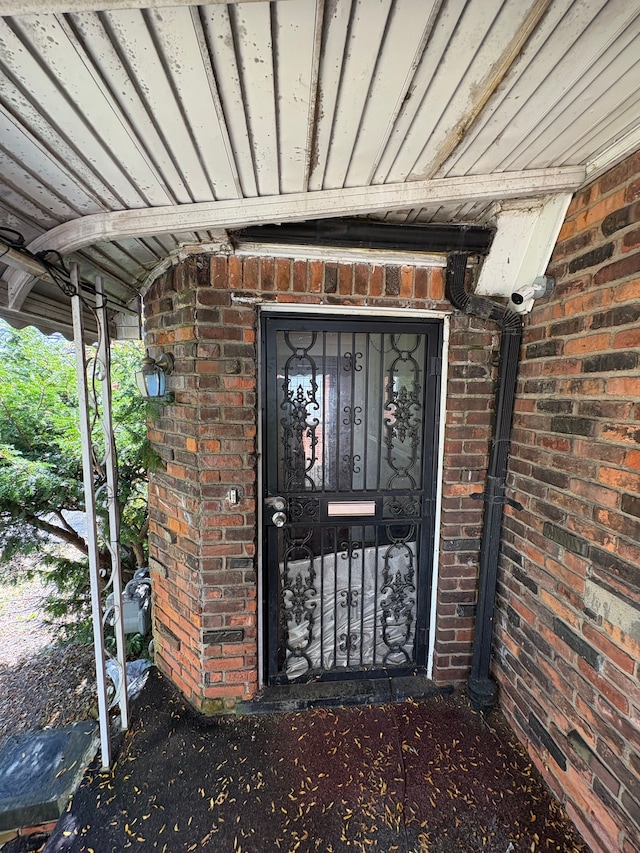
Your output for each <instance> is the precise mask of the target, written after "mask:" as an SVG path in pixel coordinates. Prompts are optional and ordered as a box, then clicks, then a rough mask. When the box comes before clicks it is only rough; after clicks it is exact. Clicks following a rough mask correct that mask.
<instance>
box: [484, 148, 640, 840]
mask: <svg viewBox="0 0 640 853" xmlns="http://www.w3.org/2000/svg"><path fill="white" fill-rule="evenodd" d="M639 199H640V155H636V156H634V157H631V158H630V159H628V160H627V161H625V162H624V163H622V164H621V165H620V166H618V167H617V168H615V169H613V170H612V171H611V172H609V173H607V174H606V175H604V176H603V177H602V178H600V180H598V181H596V182H595V183H594V184H592V185H591V186H590V187H588V188H587V189H586V190H584V191H583V192H581V193H579V194H578V195H577V196H576V197H575V198H574V200H573V202H572V204H571V206H570V208H569V211H568V214H567V218H566V222H565V224H564V227H563V229H562V231H561V234H560V239H559V242H558V244H557V246H556V249H555V252H554V255H553V258H552V262H551V266H550V269H549V272H550V273H551V274H552V275H554V276H555V278H556V280H557V287H556V291H555V294H554V296H553V297H552V298H551V299H549V300H545V301H544V302H543V301H540V302H539V303H537V304H536V306H535V308H534V310H533V312H532V314H531V315H530V316H529V317H528V318H527V320H526V326H525V337H524V344H523V358H522V364H521V370H520V380H519V390H518V399H517V404H516V414H515V421H514V430H513V444H512V454H511V461H510V478H509V486H510V489H511V491H512V494H513V496H514V497H516V498H517V499H518V500H519V501H520V502H521V503H522V504H523V505H524V510H523V511H522V512H515V511H513V510H511V509H508V510H507V517H506V523H505V534H504V541H503V557H502V564H501V577H500V591H499V605H500V609H499V614H498V620H497V623H498V624H497V651H498V654H497V659H496V674H497V677H498V678H499V681H500V684H501V701H502V705H503V708H504V709H505V711H506V713H507V715H508V717H509V718H510V720H511V721H512V723H513V725H514V727H515V728H516V730H517V731H518V733H519V735H520V737H521V738H522V740H523V741H524V742H525V743H527V744H528V746H529V750H530V752H531V754H532V755H533V756H534V758H535V761H536V763H537V764H538V766H539V767H540V768H541V769H542V770H543V773H544V775H545V777H546V779H547V781H548V782H549V784H550V785H551V787H552V788H553V789H554V790H555V791H556V792H557V794H558V796H559V797H560V798H561V799H563V800H565V801H566V803H567V807H568V810H569V813H570V814H571V816H572V817H573V818H574V820H575V822H576V824H577V826H578V828H579V829H580V830H581V831H582V833H583V835H584V837H585V839H586V840H587V841H588V843H589V844H590V845H591V846H592V848H593V850H594V851H601V853H611V851H616V850H624V851H625V853H631V851H637V850H640V782H639V781H638V778H639V775H640V734H639V726H638V724H639V722H640V688H639V686H638V674H639V672H638V667H639V660H640V614H639V613H638V607H639V605H640V568H639V566H640V523H639V518H640V496H639V492H640V424H639V421H640V369H639V365H640V325H639V323H638V320H639V319H640V278H638V271H640V224H639V223H640V201H638V200H639Z"/></svg>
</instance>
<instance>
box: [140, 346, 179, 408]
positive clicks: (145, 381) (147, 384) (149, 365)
mask: <svg viewBox="0 0 640 853" xmlns="http://www.w3.org/2000/svg"><path fill="white" fill-rule="evenodd" d="M172 372H173V356H172V355H171V354H170V353H168V352H163V353H162V355H161V356H160V357H159V358H157V359H153V358H151V356H150V355H149V353H147V354H146V356H145V357H144V359H143V360H142V367H141V368H140V370H136V385H137V386H138V390H139V391H140V393H141V394H142V396H143V397H156V398H157V397H164V396H165V394H166V393H167V376H168V375H169V374H170V373H172Z"/></svg>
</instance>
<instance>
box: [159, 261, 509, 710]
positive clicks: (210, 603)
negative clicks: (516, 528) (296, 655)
mask: <svg viewBox="0 0 640 853" xmlns="http://www.w3.org/2000/svg"><path fill="white" fill-rule="evenodd" d="M268 302H287V303H306V304H318V303H320V302H322V303H323V304H325V305H353V306H358V305H364V304H367V305H369V306H378V307H381V306H386V307H390V308H398V307H403V308H411V307H413V308H416V309H435V310H444V311H450V310H451V306H450V305H449V303H448V302H446V300H445V299H444V287H443V270H442V269H441V268H438V267H434V268H431V269H426V268H414V267H408V266H407V267H399V266H390V267H386V268H384V267H382V266H375V265H372V266H369V265H366V264H335V263H324V264H323V263H320V262H316V261H313V262H306V261H299V260H296V261H290V260H286V259H274V258H256V257H247V258H244V259H242V258H239V257H237V256H234V255H231V256H229V257H226V256H208V255H200V256H197V257H192V258H190V259H188V260H187V261H184V262H183V263H181V264H180V265H179V266H178V267H176V268H175V269H172V270H170V271H169V272H167V273H166V274H165V275H163V276H162V277H161V278H160V279H158V280H157V281H156V282H155V283H154V284H153V285H152V287H151V289H150V290H149V292H148V294H147V296H146V299H145V306H146V308H145V311H146V318H147V319H146V330H147V344H148V346H149V348H150V352H151V355H152V356H157V355H158V354H159V352H160V351H167V352H172V353H173V355H174V357H175V361H176V369H175V372H174V375H173V376H172V377H171V382H170V384H171V386H172V388H173V390H174V391H175V396H176V400H175V403H173V404H172V405H168V406H165V407H162V408H161V409H160V411H159V413H158V416H157V417H155V418H154V420H153V423H152V425H151V433H150V434H151V438H152V441H153V442H154V445H155V447H156V448H157V449H158V451H159V452H160V454H161V455H162V457H163V459H164V461H165V464H166V470H161V471H158V472H156V473H155V474H154V475H153V476H152V478H151V485H150V496H151V535H150V552H151V553H150V557H151V559H150V564H151V569H152V576H153V588H154V595H155V608H154V613H155V637H156V656H157V662H158V664H159V666H160V667H161V668H162V669H163V671H164V672H165V673H167V674H168V675H169V677H170V678H171V679H172V680H173V681H174V682H175V683H176V684H177V685H178V686H179V687H180V688H181V689H182V691H183V692H184V694H185V696H186V697H187V698H188V699H189V700H190V701H191V702H192V703H193V704H195V705H196V706H197V707H199V708H201V709H203V710H206V711H208V712H216V711H222V710H226V709H231V708H233V706H234V705H235V702H236V701H237V700H238V699H242V698H248V697H250V696H252V695H253V694H254V693H255V691H256V689H257V600H256V577H257V572H258V569H259V567H258V565H257V561H256V552H257V540H256V537H257V530H256V477H257V471H256V448H255V437H256V422H257V411H256V381H257V378H256V340H255V338H256V322H257V306H258V304H259V303H268ZM497 343H498V336H497V334H496V330H495V329H490V330H487V329H486V327H485V324H484V323H483V322H482V321H479V320H476V319H474V318H468V317H466V316H462V315H455V316H454V317H453V318H452V325H451V349H450V364H449V378H450V381H449V389H448V390H449V404H448V414H447V429H446V446H445V451H446V459H445V472H444V493H443V526H442V542H441V547H442V558H441V571H440V584H439V589H438V610H439V616H438V624H437V643H436V653H435V674H436V678H437V680H438V681H439V682H458V681H460V680H462V679H464V678H465V677H466V674H467V671H468V666H469V662H470V645H471V639H472V631H473V610H474V602H475V595H476V593H475V586H476V574H477V559H478V548H479V536H480V522H481V516H482V504H481V502H478V501H474V500H472V499H471V497H470V495H471V494H472V493H473V492H478V491H481V490H482V484H483V481H484V477H485V473H486V471H485V469H486V464H487V448H488V433H489V428H490V421H491V406H492V400H493V393H494V389H493V377H492V374H493V361H494V357H495V349H496V346H497ZM238 485H239V486H240V487H241V490H242V494H241V502H240V503H239V504H238V505H237V506H231V505H230V503H229V500H228V491H229V488H231V487H236V486H238ZM220 632H233V633H230V634H229V633H220Z"/></svg>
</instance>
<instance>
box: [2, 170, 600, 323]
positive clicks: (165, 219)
mask: <svg viewBox="0 0 640 853" xmlns="http://www.w3.org/2000/svg"><path fill="white" fill-rule="evenodd" d="M584 179H585V169H584V167H583V166H567V167H558V168H552V169H527V170H525V171H520V172H499V173H495V174H491V175H465V176H464V177H457V178H433V179H432V180H428V181H408V182H403V183H396V184H379V185H375V186H368V187H352V188H345V189H337V190H319V191H317V192H305V193H290V194H288V195H273V196H262V197H259V198H245V199H232V200H228V201H212V202H199V203H196V204H182V205H177V206H176V205H172V206H167V207H147V208H143V209H141V210H117V211H112V212H108V213H97V214H93V215H91V216H83V217H81V218H80V219H73V220H71V221H70V222H65V223H63V224H62V225H57V226H56V227H55V228H52V229H51V230H50V231H47V232H46V233H45V234H42V235H41V236H40V237H37V238H36V239H35V240H34V241H33V242H32V243H31V244H30V245H29V250H30V251H31V252H33V253H35V252H39V251H43V250H48V251H58V252H60V254H62V255H68V254H69V253H70V252H75V251H77V250H78V249H82V248H83V247H84V246H89V245H92V244H94V243H101V242H109V241H112V240H122V239H126V238H132V237H133V238H136V237H145V236H153V235H160V234H171V233H181V232H182V233H184V232H185V231H200V230H204V231H206V230H208V229H212V228H214V229H215V228H225V229H231V228H246V227H248V226H250V225H261V224H264V223H266V222H272V223H280V222H301V221H304V220H306V219H327V218H331V217H334V216H357V215H363V214H367V213H378V212H380V211H389V210H400V209H407V208H421V207H425V206H433V205H436V206H437V205H442V204H451V203H456V202H460V203H462V202H474V201H493V200H495V201H504V200H505V199H513V198H532V197H537V196H546V195H549V194H552V193H560V192H574V191H575V190H576V189H577V188H578V187H579V186H580V185H581V184H582V183H583V182H584ZM6 281H7V284H8V291H9V307H10V308H13V309H16V310H18V309H19V308H20V307H21V306H22V304H23V303H24V300H25V299H26V297H27V294H28V293H29V291H30V289H31V283H30V277H29V275H28V273H23V272H19V271H12V272H10V273H9V274H8V275H7V276H6Z"/></svg>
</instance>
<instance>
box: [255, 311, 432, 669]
mask: <svg viewBox="0 0 640 853" xmlns="http://www.w3.org/2000/svg"><path fill="white" fill-rule="evenodd" d="M264 332H265V334H264V338H263V340H264V343H263V346H264V351H263V356H264V359H263V364H264V372H263V399H264V401H265V405H264V413H263V416H264V422H263V435H264V440H263V450H264V477H263V481H264V495H263V500H264V513H263V517H264V535H265V555H266V561H265V562H266V570H265V590H266V594H265V602H264V604H265V625H266V630H267V638H266V639H267V642H266V649H267V670H268V671H267V679H268V681H269V683H279V682H283V681H291V680H294V679H303V680H305V679H308V678H314V679H315V678H318V677H323V678H338V677H341V676H345V675H349V676H353V675H354V671H358V670H359V671H366V672H367V673H368V674H375V672H376V671H379V672H380V674H383V673H384V672H385V671H386V670H387V669H388V668H389V667H394V668H411V669H413V668H415V667H421V666H425V665H426V659H427V649H428V627H429V626H428V621H429V609H430V581H431V568H432V559H433V537H434V535H435V532H434V518H433V509H434V502H435V501H434V498H435V488H436V477H435V471H434V465H435V461H436V424H437V422H438V401H439V386H440V358H439V356H440V351H441V346H442V324H441V322H439V321H437V320H425V321H422V322H398V321H397V320H396V319H393V320H375V321H364V320H350V321H345V320H344V319H343V318H340V319H338V318H334V319H327V318H323V319H314V320H309V319H302V318H300V317H295V316H283V315H272V316H267V317H266V319H265V323H264Z"/></svg>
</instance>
